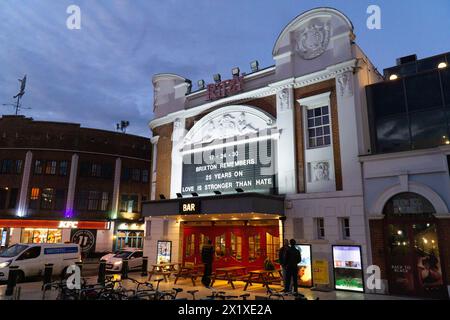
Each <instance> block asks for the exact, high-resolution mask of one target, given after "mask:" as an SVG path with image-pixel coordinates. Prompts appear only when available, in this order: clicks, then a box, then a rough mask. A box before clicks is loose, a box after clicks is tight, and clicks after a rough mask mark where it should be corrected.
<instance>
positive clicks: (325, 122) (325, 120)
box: [322, 116, 330, 124]
mask: <svg viewBox="0 0 450 320" xmlns="http://www.w3.org/2000/svg"><path fill="white" fill-rule="evenodd" d="M322 122H323V124H329V123H330V117H329V116H324V117H323V118H322Z"/></svg>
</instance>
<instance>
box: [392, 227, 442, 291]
mask: <svg viewBox="0 0 450 320" xmlns="http://www.w3.org/2000/svg"><path fill="white" fill-rule="evenodd" d="M387 231H388V239H387V242H388V243H387V246H388V270H389V287H390V291H391V293H393V294H400V295H415V296H423V297H430V298H440V297H445V296H446V295H445V294H446V293H445V287H444V282H443V277H442V268H441V261H440V255H439V244H438V237H437V230H436V225H435V224H434V223H433V222H431V221H430V222H419V223H412V222H403V223H394V224H388V228H387Z"/></svg>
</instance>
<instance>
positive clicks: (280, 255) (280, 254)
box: [278, 239, 289, 285]
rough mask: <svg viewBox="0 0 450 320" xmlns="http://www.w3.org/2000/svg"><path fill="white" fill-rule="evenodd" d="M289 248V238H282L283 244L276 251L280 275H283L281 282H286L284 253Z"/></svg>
mask: <svg viewBox="0 0 450 320" xmlns="http://www.w3.org/2000/svg"><path fill="white" fill-rule="evenodd" d="M288 249H289V240H288V239H284V241H283V246H282V247H281V248H280V250H279V251H278V263H279V264H280V266H281V275H282V277H283V284H284V285H285V284H286V268H287V265H286V253H287V251H288Z"/></svg>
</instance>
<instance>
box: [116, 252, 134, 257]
mask: <svg viewBox="0 0 450 320" xmlns="http://www.w3.org/2000/svg"><path fill="white" fill-rule="evenodd" d="M131 254H132V252H130V251H119V252H117V253H116V254H115V255H114V258H122V259H125V258H128V257H129V256H130V255H131Z"/></svg>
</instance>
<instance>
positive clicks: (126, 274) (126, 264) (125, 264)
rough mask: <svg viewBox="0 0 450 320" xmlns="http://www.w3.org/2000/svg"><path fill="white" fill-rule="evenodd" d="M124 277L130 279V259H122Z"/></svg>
mask: <svg viewBox="0 0 450 320" xmlns="http://www.w3.org/2000/svg"><path fill="white" fill-rule="evenodd" d="M122 279H128V259H122Z"/></svg>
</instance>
